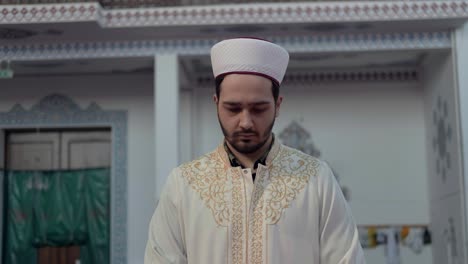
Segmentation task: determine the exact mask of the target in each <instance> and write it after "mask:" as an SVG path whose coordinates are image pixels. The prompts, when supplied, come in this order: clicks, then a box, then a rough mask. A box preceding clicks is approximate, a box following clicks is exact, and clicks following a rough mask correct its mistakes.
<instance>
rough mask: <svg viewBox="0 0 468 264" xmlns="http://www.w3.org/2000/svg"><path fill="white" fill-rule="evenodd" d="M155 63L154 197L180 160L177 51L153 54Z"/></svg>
mask: <svg viewBox="0 0 468 264" xmlns="http://www.w3.org/2000/svg"><path fill="white" fill-rule="evenodd" d="M154 60H155V63H154V111H155V115H154V116H155V126H156V127H155V134H156V135H155V136H156V138H155V143H156V144H155V147H156V149H155V158H156V161H155V166H156V193H155V195H156V199H157V200H158V199H159V195H160V193H161V190H162V188H163V186H164V184H165V182H166V179H167V177H168V175H169V173H170V172H171V170H172V169H173V168H175V167H177V166H178V165H179V164H178V163H179V78H178V75H179V74H178V71H179V70H178V69H179V68H178V58H177V54H165V55H156V56H155V59H154Z"/></svg>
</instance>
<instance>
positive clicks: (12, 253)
mask: <svg viewBox="0 0 468 264" xmlns="http://www.w3.org/2000/svg"><path fill="white" fill-rule="evenodd" d="M6 186H7V188H6V192H7V195H6V210H7V215H6V227H7V229H6V241H5V251H4V260H5V264H35V263H36V258H37V256H36V251H37V248H39V247H44V246H53V247H58V246H60V247H62V246H71V245H80V246H81V248H80V259H81V263H83V264H98V263H99V264H101V263H103V264H106V263H109V241H110V240H109V231H110V222H109V221H110V217H109V198H110V170H109V169H108V168H105V169H85V170H71V171H9V172H7V173H6Z"/></svg>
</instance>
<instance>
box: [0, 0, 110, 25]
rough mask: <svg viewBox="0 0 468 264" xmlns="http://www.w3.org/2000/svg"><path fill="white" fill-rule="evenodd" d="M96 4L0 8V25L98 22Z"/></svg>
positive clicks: (8, 6) (97, 6) (99, 7)
mask: <svg viewBox="0 0 468 264" xmlns="http://www.w3.org/2000/svg"><path fill="white" fill-rule="evenodd" d="M100 10H101V6H100V5H99V4H98V3H76V4H49V5H47V4H44V5H7V6H0V24H25V23H59V22H84V21H98V20H99V11H100Z"/></svg>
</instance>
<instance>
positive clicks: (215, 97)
mask: <svg viewBox="0 0 468 264" xmlns="http://www.w3.org/2000/svg"><path fill="white" fill-rule="evenodd" d="M213 102H214V103H215V104H216V105H218V103H219V99H218V96H216V94H213Z"/></svg>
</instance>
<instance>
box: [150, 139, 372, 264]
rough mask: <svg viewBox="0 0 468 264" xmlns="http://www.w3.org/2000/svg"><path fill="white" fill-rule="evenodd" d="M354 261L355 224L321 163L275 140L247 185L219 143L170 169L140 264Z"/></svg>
mask: <svg viewBox="0 0 468 264" xmlns="http://www.w3.org/2000/svg"><path fill="white" fill-rule="evenodd" d="M169 263H171V264H182V263H190V264H221V263H227V264H241V263H244V264H247V263H249V264H250V263H251V264H260V263H268V264H295V263H310V264H362V263H365V260H364V256H363V251H362V248H361V245H360V242H359V238H358V233H357V229H356V225H355V223H354V220H353V217H352V215H351V211H350V209H349V207H348V205H347V202H346V201H345V199H344V197H343V194H342V192H341V189H340V187H339V186H338V184H337V182H336V180H335V178H334V176H333V174H332V172H331V170H330V168H329V167H328V165H327V164H326V163H324V162H322V161H320V160H318V159H316V158H313V157H311V156H309V155H306V154H304V153H302V152H300V151H298V150H295V149H292V148H289V147H286V146H284V145H281V144H280V143H277V142H275V143H274V145H273V146H272V149H271V151H270V153H269V155H268V157H267V160H266V166H263V165H261V164H260V165H259V167H258V169H257V174H256V178H255V182H253V180H252V172H251V170H250V169H241V168H240V167H231V165H230V162H229V159H228V156H227V153H226V152H225V150H224V147H223V145H222V144H221V145H220V146H219V147H218V148H217V149H216V150H215V151H213V152H211V153H209V154H207V155H205V156H202V157H201V158H200V159H198V160H194V161H192V162H190V163H187V164H183V165H181V166H180V167H178V168H176V169H174V170H173V171H172V173H171V175H170V176H169V178H168V180H167V183H166V186H165V187H164V190H163V192H162V194H161V197H160V200H159V203H158V206H157V208H156V211H155V213H154V215H153V218H152V220H151V223H150V228H149V239H148V243H147V247H146V253H145V264H169Z"/></svg>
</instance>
